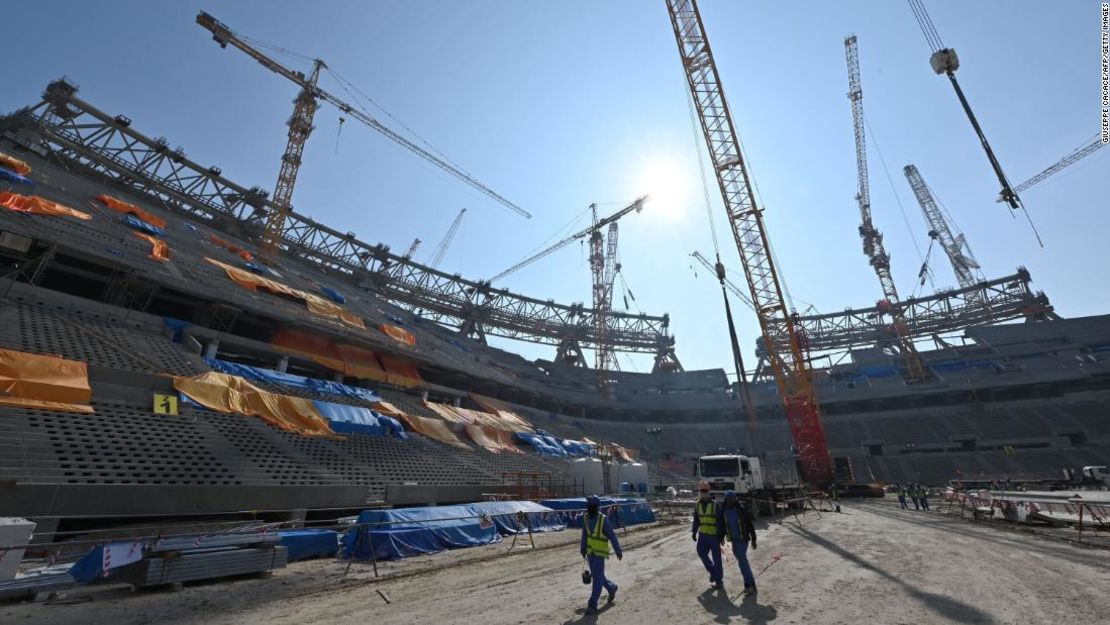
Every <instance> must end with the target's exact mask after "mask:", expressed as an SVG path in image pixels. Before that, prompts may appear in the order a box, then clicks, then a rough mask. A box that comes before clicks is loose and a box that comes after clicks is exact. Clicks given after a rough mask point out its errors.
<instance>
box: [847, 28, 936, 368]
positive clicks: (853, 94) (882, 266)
mask: <svg viewBox="0 0 1110 625" xmlns="http://www.w3.org/2000/svg"><path fill="white" fill-rule="evenodd" d="M844 57H845V59H846V60H847V62H848V101H849V102H851V103H852V128H853V129H854V131H855V139H856V171H857V176H856V180H857V187H856V202H857V203H858V204H859V213H860V225H859V235H860V239H862V241H863V253H864V255H866V256H867V259H868V261H869V262H870V263H871V267H872V268H873V269H874V270H875V275H876V276H878V278H879V285H880V286H881V287H882V289H883V298H884V300H885V302H886V304H885V306H889V310H890V316H891V319H892V320H893V322H894V323H893V330H894V332H893V334H894V340H895V341H896V342H897V343H898V347H899V352H900V353H901V355H902V361H903V363H904V364H905V366H906V377H907V379H908V380H910V381H911V382H916V381H921V380H923V379H925V377H926V376H925V367H924V365H922V363H921V356H919V355H918V353H917V349H916V348H915V347H914V345H913V341H912V340H910V339H908V338H906V337H905V336H904V334H903V331H904V330H905V329H906V323H905V319H904V317H903V315H902V305H901V299H900V298H899V297H898V288H897V287H896V286H895V285H894V277H893V276H891V274H890V254H888V253H887V251H886V246H885V245H883V234H882V233H881V232H879V230H878V228H876V227H875V224H874V223H873V222H872V220H871V187H870V184H869V182H868V176H867V134H866V132H865V126H864V118H863V84H862V82H861V81H860V73H859V46H858V44H857V41H856V36H855V35H851V36H849V37H847V38H845V39H844ZM881 305H882V304H881Z"/></svg>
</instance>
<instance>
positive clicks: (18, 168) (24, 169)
mask: <svg viewBox="0 0 1110 625" xmlns="http://www.w3.org/2000/svg"><path fill="white" fill-rule="evenodd" d="M0 167H6V168H8V169H10V170H12V171H14V172H15V173H17V174H19V175H20V176H26V175H27V174H29V173H31V166H30V165H28V164H27V163H25V162H23V161H21V160H19V159H18V158H16V157H14V156H9V155H7V154H4V153H3V152H0Z"/></svg>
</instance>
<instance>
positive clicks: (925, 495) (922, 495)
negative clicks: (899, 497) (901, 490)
mask: <svg viewBox="0 0 1110 625" xmlns="http://www.w3.org/2000/svg"><path fill="white" fill-rule="evenodd" d="M917 498H918V500H920V501H921V509H922V510H928V509H929V489H927V488H925V487H924V486H918V490H917Z"/></svg>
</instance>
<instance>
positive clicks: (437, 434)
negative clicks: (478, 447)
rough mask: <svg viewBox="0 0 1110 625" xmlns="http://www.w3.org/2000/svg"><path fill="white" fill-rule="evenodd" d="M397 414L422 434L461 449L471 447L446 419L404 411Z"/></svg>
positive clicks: (414, 430) (410, 427)
mask: <svg viewBox="0 0 1110 625" xmlns="http://www.w3.org/2000/svg"><path fill="white" fill-rule="evenodd" d="M395 416H396V417H397V418H398V419H400V420H401V421H403V422H404V423H405V425H406V426H407V427H408V429H410V430H412V431H413V432H416V433H417V434H419V435H421V436H424V437H427V438H430V439H432V440H435V441H439V442H441V443H444V444H445V445H450V446H452V447H458V448H459V449H470V445H467V444H466V443H464V442H462V440H461V439H460V438H459V436H458V435H457V434H455V432H454V430H452V429H451V426H450V424H448V423H447V422H446V421H440V420H439V419H430V418H428V417H420V416H417V415H410V414H404V413H401V414H399V415H395Z"/></svg>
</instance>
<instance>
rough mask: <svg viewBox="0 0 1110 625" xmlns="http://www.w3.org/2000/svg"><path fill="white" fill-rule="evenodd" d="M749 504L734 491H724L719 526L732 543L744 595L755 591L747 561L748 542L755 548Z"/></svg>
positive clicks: (753, 527)
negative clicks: (741, 578) (742, 581)
mask: <svg viewBox="0 0 1110 625" xmlns="http://www.w3.org/2000/svg"><path fill="white" fill-rule="evenodd" d="M750 505H751V504H750V503H749V502H747V501H744V502H741V501H740V499H739V498H738V497H737V496H736V493H735V492H733V491H731V490H730V491H728V492H727V493H725V501H724V504H723V505H722V506H721V509H722V513H721V526H722V527H724V529H725V536H726V537H727V538H728V540H729V542H731V543H732V555H734V556H736V562H737V564H739V565H740V575H741V576H743V577H744V594H746V595H750V594H752V593H754V592H755V576H754V575H752V566H751V564H749V563H748V543H749V542H750V543H751V545H752V549H753V550H754V549H755V519H754V518H752V511H751V508H750V507H749V506H750Z"/></svg>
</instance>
